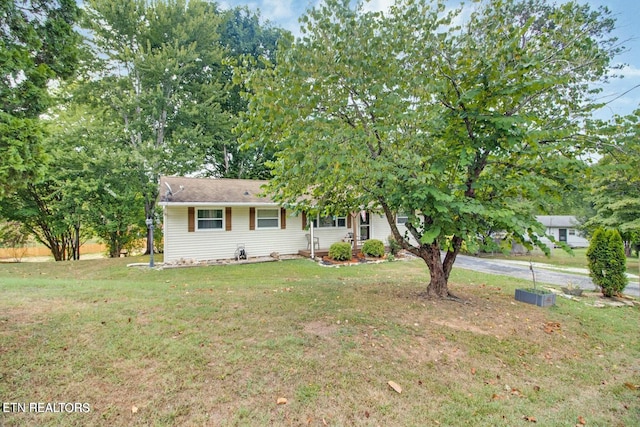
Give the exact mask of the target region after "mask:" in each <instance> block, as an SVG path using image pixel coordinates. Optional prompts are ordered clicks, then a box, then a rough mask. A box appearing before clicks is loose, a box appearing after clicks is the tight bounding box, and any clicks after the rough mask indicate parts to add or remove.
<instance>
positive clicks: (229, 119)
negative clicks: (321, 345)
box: [84, 0, 280, 250]
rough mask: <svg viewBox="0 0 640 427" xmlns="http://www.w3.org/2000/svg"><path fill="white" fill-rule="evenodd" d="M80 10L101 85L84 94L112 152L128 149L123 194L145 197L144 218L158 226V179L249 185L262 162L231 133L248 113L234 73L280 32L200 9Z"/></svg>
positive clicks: (139, 3) (173, 2)
mask: <svg viewBox="0 0 640 427" xmlns="http://www.w3.org/2000/svg"><path fill="white" fill-rule="evenodd" d="M86 5H87V18H88V20H87V27H88V28H89V29H90V31H91V35H90V37H89V39H88V41H89V44H90V45H91V46H92V47H93V49H94V53H95V58H96V63H95V64H96V67H95V70H94V76H95V75H98V76H99V78H98V79H95V77H94V79H93V80H92V81H91V82H88V83H87V84H86V85H85V87H84V92H85V94H87V95H88V97H87V100H90V102H91V105H92V106H91V108H96V109H100V108H102V109H107V110H110V111H111V119H113V117H114V115H115V116H117V117H119V122H118V121H113V120H111V123H112V124H113V125H115V126H116V127H117V129H119V136H118V138H116V139H115V140H112V141H109V143H110V144H115V145H116V146H117V145H118V144H125V146H126V149H127V150H128V152H129V155H128V164H129V166H130V167H134V168H137V170H138V173H137V174H135V175H136V176H137V177H138V178H137V179H138V181H137V182H130V183H129V185H130V186H137V188H138V191H139V193H140V194H141V195H142V200H143V202H144V211H145V216H146V217H147V218H155V216H156V215H155V205H156V201H157V196H158V181H159V177H160V175H172V174H201V175H208V176H217V177H220V176H234V177H249V176H251V175H252V172H251V171H252V170H254V168H257V166H259V164H261V163H262V162H263V159H262V158H261V157H260V155H259V154H260V152H259V151H258V150H254V151H253V152H252V154H250V153H240V152H239V151H238V150H237V145H238V144H237V142H236V137H235V136H234V135H233V134H232V133H231V129H232V127H233V125H234V123H235V117H236V116H237V114H238V112H239V111H241V110H243V109H244V108H246V105H245V104H244V103H243V102H242V101H241V100H240V99H239V98H238V96H237V92H238V88H237V87H235V86H234V84H233V82H232V73H231V69H232V68H231V67H232V64H233V63H234V58H236V59H239V58H241V57H242V56H243V55H266V56H269V55H273V52H274V51H275V48H276V43H277V40H278V38H279V35H280V31H279V30H275V29H271V27H268V26H261V25H260V22H259V18H258V16H257V15H255V14H251V13H250V12H249V11H248V10H246V9H233V10H231V11H228V12H221V11H220V10H218V9H217V6H216V4H215V3H209V2H205V1H200V0H195V1H188V2H187V1H185V0H159V1H152V2H148V1H144V0H126V1H124V2H117V3H113V2H111V1H108V0H89V1H88V2H87V3H86ZM235 62H236V63H238V64H239V61H235ZM121 148H122V146H119V147H117V148H116V149H117V150H119V149H121ZM147 250H151V246H150V245H149V244H148V249H147Z"/></svg>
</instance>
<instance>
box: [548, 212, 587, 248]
mask: <svg viewBox="0 0 640 427" xmlns="http://www.w3.org/2000/svg"><path fill="white" fill-rule="evenodd" d="M536 219H537V220H538V222H540V223H541V224H542V225H544V226H545V227H546V234H547V235H549V236H553V238H554V239H555V240H556V241H558V242H564V243H566V244H567V245H569V246H570V247H572V248H585V247H588V246H589V241H588V240H587V239H586V238H585V237H583V236H582V235H581V234H580V231H579V230H578V226H579V222H578V220H577V219H576V217H575V216H572V215H540V216H537V217H536ZM541 240H542V241H543V242H545V243H546V244H548V245H551V241H550V240H549V239H547V238H543V239H541Z"/></svg>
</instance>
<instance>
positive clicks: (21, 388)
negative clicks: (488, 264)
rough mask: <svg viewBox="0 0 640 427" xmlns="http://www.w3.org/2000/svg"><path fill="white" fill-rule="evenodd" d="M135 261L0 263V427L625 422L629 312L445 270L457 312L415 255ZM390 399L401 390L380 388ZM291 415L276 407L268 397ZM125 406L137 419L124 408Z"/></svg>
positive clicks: (636, 412)
mask: <svg viewBox="0 0 640 427" xmlns="http://www.w3.org/2000/svg"><path fill="white" fill-rule="evenodd" d="M133 261H142V262H144V259H142V258H138V259H136V258H133V259H131V258H128V259H115V260H107V259H104V260H91V261H80V262H65V263H21V264H0V295H1V296H2V299H1V300H0V359H1V360H2V363H1V364H0V396H1V400H2V401H3V402H26V403H28V402H86V403H88V404H89V405H90V408H91V411H90V412H89V413H71V414H66V413H63V414H60V413H58V414H51V413H41V414H34V413H0V425H3V426H18V425H20V426H22V425H34V426H35V425H37V426H43V425H44V426H48V425H50V426H74V425H76V426H91V425H96V426H97V425H113V426H119V425H123V426H124V425H154V426H169V425H187V426H201V425H213V426H232V425H242V426H245V425H247V426H254V425H255V426H262V425H276V426H280V425H282V426H285V425H286V426H288V425H320V426H322V425H325V424H326V425H333V426H346V425H366V426H368V425H371V426H377V425H386V426H412V425H414V426H422V425H438V424H439V425H448V426H461V425H472V426H513V425H520V424H528V423H527V422H526V421H525V420H524V419H523V417H525V416H526V417H535V418H536V419H537V421H538V422H539V425H545V426H566V425H576V424H577V422H578V417H583V418H584V419H585V420H586V421H587V425H594V426H597V425H602V426H604V425H607V426H609V425H613V426H632V425H637V423H638V420H639V419H640V393H639V391H638V389H637V388H636V386H638V385H640V371H639V368H638V364H637V361H638V360H639V359H640V348H639V346H638V341H637V336H638V314H639V310H638V308H637V306H636V307H626V308H594V307H590V306H589V305H586V304H585V302H584V301H582V302H576V301H570V300H565V299H562V298H559V300H558V302H557V304H558V305H557V306H556V307H553V308H551V309H541V308H539V307H535V306H530V305H527V304H522V303H516V302H515V300H514V298H513V292H514V289H515V287H517V286H526V285H527V283H526V282H519V281H517V280H514V279H509V278H505V277H501V276H486V275H480V274H477V273H473V272H470V271H465V270H454V272H453V274H452V277H451V286H450V287H451V290H452V291H453V292H454V293H456V294H457V295H458V296H460V297H462V298H463V299H464V300H465V301H467V303H466V304H461V303H458V302H452V301H432V300H427V299H424V298H422V297H421V296H420V293H421V292H422V291H423V290H424V288H425V286H426V285H425V283H426V282H425V281H426V279H427V277H428V275H427V272H426V268H425V266H424V264H423V263H422V262H420V261H411V262H395V263H383V264H378V265H361V266H356V267H342V268H324V267H320V266H318V265H316V264H314V263H312V262H309V261H307V260H298V261H284V262H274V263H267V264H252V265H231V266H211V267H197V268H180V269H167V270H149V269H146V268H127V267H126V263H128V262H133ZM390 380H392V381H395V382H396V383H398V384H400V385H401V386H402V388H403V390H402V393H401V394H398V393H396V392H395V391H393V390H392V389H391V388H390V387H389V386H388V385H387V383H388V381H390ZM281 397H283V398H286V399H287V403H286V404H282V405H278V404H277V399H278V398H281ZM134 407H135V408H136V409H133V408H134Z"/></svg>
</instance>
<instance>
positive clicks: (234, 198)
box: [160, 176, 274, 205]
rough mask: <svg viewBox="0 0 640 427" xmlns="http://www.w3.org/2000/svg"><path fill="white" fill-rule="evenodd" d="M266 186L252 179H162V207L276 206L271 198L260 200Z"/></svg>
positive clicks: (175, 177)
mask: <svg viewBox="0 0 640 427" xmlns="http://www.w3.org/2000/svg"><path fill="white" fill-rule="evenodd" d="M266 183H267V181H260V180H252V179H223V178H186V177H178V176H163V177H161V178H160V204H174V203H176V204H185V203H199V204H200V203H211V204H254V205H259V204H273V203H274V202H273V200H271V198H269V197H262V196H261V194H262V192H263V190H262V188H261V187H262V186H263V185H265V184H266ZM167 184H168V185H167Z"/></svg>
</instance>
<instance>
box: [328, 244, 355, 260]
mask: <svg viewBox="0 0 640 427" xmlns="http://www.w3.org/2000/svg"><path fill="white" fill-rule="evenodd" d="M329 258H331V259H334V260H336V261H347V260H349V259H351V243H347V242H338V243H334V244H333V245H331V247H330V248H329Z"/></svg>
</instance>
